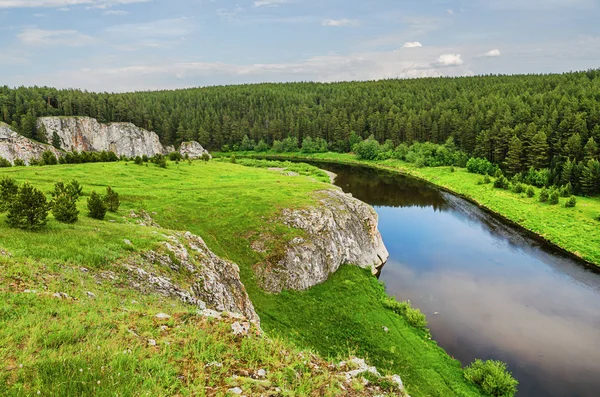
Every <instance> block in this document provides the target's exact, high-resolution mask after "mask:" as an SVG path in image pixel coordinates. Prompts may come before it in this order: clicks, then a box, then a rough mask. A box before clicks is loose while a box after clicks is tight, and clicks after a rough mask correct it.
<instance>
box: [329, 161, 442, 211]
mask: <svg viewBox="0 0 600 397" xmlns="http://www.w3.org/2000/svg"><path fill="white" fill-rule="evenodd" d="M318 166H319V167H321V168H324V169H327V170H329V171H332V172H335V173H336V174H337V175H338V176H337V178H336V179H335V184H336V185H337V186H339V187H341V188H342V189H344V191H345V192H348V193H352V195H353V196H354V197H356V198H358V199H359V200H362V201H364V202H366V203H368V204H370V205H373V206H386V207H421V208H425V207H433V208H434V209H435V210H438V211H444V210H446V209H447V208H448V204H447V203H446V200H445V198H444V197H443V196H442V194H441V192H440V191H439V190H438V189H435V188H433V187H430V186H428V185H427V184H426V183H424V182H422V181H419V180H417V179H414V178H408V177H405V176H402V175H398V174H393V173H390V172H385V171H378V170H373V169H370V168H364V167H348V166H340V165H332V164H318Z"/></svg>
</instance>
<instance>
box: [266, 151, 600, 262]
mask: <svg viewBox="0 0 600 397" xmlns="http://www.w3.org/2000/svg"><path fill="white" fill-rule="evenodd" d="M277 156H280V154H277ZM281 157H295V158H306V159H314V160H319V161H333V162H338V163H345V164H361V165H367V166H370V167H374V168H380V169H386V170H392V171H398V172H401V173H404V174H408V175H413V176H415V177H418V178H421V179H424V180H426V181H429V182H431V183H433V184H435V185H438V186H441V187H443V188H445V189H447V190H449V191H452V192H455V193H458V194H460V195H463V196H465V197H468V198H469V199H471V200H472V201H474V202H476V203H478V204H479V205H481V206H484V207H486V208H487V209H489V210H491V211H493V212H495V213H497V214H500V215H502V216H504V217H505V218H507V219H509V220H511V221H513V222H515V223H517V224H519V225H521V226H522V227H524V228H525V229H527V230H529V231H531V232H533V233H536V234H537V235H539V236H542V237H543V238H544V239H546V240H547V241H549V242H551V243H553V244H555V245H557V246H558V247H560V248H562V249H564V250H566V251H568V252H571V253H573V254H575V255H576V256H578V257H580V258H582V259H584V260H586V261H588V262H590V263H592V264H595V265H598V266H600V228H598V226H599V225H600V222H598V220H596V218H597V217H598V216H599V215H600V200H599V199H597V198H589V197H577V206H576V207H575V208H565V207H564V204H565V201H566V199H565V198H561V199H560V204H559V205H549V204H545V203H540V202H539V196H538V194H539V189H535V191H536V196H535V197H534V198H528V197H527V196H526V195H525V194H524V193H523V194H516V193H513V192H511V191H504V190H499V189H493V187H492V185H478V184H477V182H478V181H479V180H481V179H482V177H481V175H476V174H471V173H468V172H467V171H466V170H465V169H460V168H456V169H455V170H456V172H450V167H434V168H427V167H426V168H417V167H415V166H414V165H413V164H410V163H406V162H403V161H399V160H385V161H361V160H358V159H357V158H356V156H355V155H352V154H339V153H320V154H314V155H304V154H299V153H298V154H291V155H285V154H284V155H283V156H281Z"/></svg>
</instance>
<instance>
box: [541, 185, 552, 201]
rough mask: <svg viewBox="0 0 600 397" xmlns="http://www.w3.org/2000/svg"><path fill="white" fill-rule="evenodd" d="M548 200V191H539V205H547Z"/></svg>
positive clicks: (544, 189)
mask: <svg viewBox="0 0 600 397" xmlns="http://www.w3.org/2000/svg"><path fill="white" fill-rule="evenodd" d="M549 198H550V193H548V189H546V188H543V189H542V190H541V191H540V203H547V202H548V199H549Z"/></svg>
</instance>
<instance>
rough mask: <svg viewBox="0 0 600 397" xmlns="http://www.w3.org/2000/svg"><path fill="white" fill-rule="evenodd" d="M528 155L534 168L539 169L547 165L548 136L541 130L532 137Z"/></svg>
mask: <svg viewBox="0 0 600 397" xmlns="http://www.w3.org/2000/svg"><path fill="white" fill-rule="evenodd" d="M529 156H530V158H531V161H530V162H531V164H532V165H533V167H534V168H535V169H538V170H539V169H542V168H546V167H547V166H548V137H547V136H546V134H545V133H544V132H543V131H540V132H538V133H537V134H535V136H534V137H533V138H532V140H531V148H530V152H529Z"/></svg>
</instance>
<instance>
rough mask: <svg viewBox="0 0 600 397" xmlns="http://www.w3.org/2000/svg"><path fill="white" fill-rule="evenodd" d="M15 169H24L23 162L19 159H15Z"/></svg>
mask: <svg viewBox="0 0 600 397" xmlns="http://www.w3.org/2000/svg"><path fill="white" fill-rule="evenodd" d="M14 166H15V167H25V162H24V161H23V160H21V159H19V158H16V159H15V161H14Z"/></svg>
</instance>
